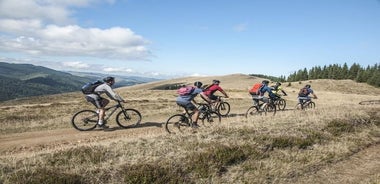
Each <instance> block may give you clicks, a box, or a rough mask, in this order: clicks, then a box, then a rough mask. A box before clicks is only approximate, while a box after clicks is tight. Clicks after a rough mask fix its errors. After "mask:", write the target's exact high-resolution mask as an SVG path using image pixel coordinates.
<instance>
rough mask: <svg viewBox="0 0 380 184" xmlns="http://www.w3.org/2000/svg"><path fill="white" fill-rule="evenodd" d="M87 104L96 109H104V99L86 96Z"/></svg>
mask: <svg viewBox="0 0 380 184" xmlns="http://www.w3.org/2000/svg"><path fill="white" fill-rule="evenodd" d="M86 100H87V102H90V103H92V104H93V105H95V107H96V108H98V109H99V108H102V107H104V98H102V97H100V96H99V95H97V96H96V97H91V96H86Z"/></svg>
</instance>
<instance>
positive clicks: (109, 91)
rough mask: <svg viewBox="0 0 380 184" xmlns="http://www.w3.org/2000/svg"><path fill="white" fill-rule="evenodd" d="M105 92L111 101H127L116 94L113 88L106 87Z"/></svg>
mask: <svg viewBox="0 0 380 184" xmlns="http://www.w3.org/2000/svg"><path fill="white" fill-rule="evenodd" d="M105 91H106V94H107V96H108V97H110V98H111V99H113V100H115V101H120V102H125V100H124V99H123V98H122V97H121V96H120V95H118V94H116V93H115V92H114V91H113V90H112V88H111V86H108V85H105Z"/></svg>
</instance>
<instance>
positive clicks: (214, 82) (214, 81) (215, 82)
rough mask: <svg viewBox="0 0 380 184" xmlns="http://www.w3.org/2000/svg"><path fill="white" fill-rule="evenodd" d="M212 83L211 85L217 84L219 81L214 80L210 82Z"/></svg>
mask: <svg viewBox="0 0 380 184" xmlns="http://www.w3.org/2000/svg"><path fill="white" fill-rule="evenodd" d="M212 83H213V84H219V83H220V81H219V80H216V79H215V80H212Z"/></svg>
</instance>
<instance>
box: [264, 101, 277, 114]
mask: <svg viewBox="0 0 380 184" xmlns="http://www.w3.org/2000/svg"><path fill="white" fill-rule="evenodd" d="M276 109H277V108H276V105H274V104H272V103H268V104H267V105H266V107H265V108H264V112H265V115H268V114H273V116H274V115H276V112H277V110H276Z"/></svg>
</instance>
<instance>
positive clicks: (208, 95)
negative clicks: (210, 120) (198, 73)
mask: <svg viewBox="0 0 380 184" xmlns="http://www.w3.org/2000/svg"><path fill="white" fill-rule="evenodd" d="M219 84H220V81H219V80H213V81H212V84H211V85H210V86H209V87H207V88H206V89H205V90H204V91H203V94H204V95H205V96H204V98H203V99H204V100H205V101H207V103H209V104H210V105H211V106H212V107H213V109H215V108H216V105H217V104H218V103H219V98H218V97H217V96H215V95H214V93H215V92H216V91H220V92H221V93H222V94H223V95H224V97H225V98H228V95H227V93H226V92H225V91H224V90H223V89H222V88H221V87H220V86H219ZM202 97H203V96H202Z"/></svg>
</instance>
